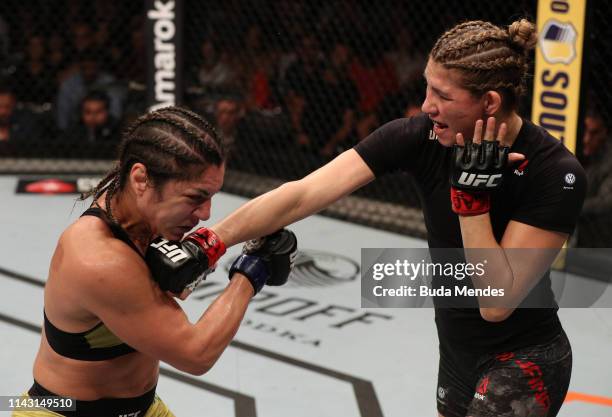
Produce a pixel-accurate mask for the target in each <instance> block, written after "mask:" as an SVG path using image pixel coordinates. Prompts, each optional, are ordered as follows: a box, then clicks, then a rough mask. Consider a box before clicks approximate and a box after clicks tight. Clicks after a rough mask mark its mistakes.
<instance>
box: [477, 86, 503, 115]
mask: <svg viewBox="0 0 612 417" xmlns="http://www.w3.org/2000/svg"><path fill="white" fill-rule="evenodd" d="M481 100H482V104H483V106H484V113H485V114H486V115H487V116H495V114H496V113H497V112H499V110H500V109H501V106H502V96H501V94H499V93H498V92H497V91H494V90H489V91H487V92H486V93H484V94H483V95H482V98H481Z"/></svg>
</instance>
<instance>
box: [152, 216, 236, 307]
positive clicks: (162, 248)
mask: <svg viewBox="0 0 612 417" xmlns="http://www.w3.org/2000/svg"><path fill="white" fill-rule="evenodd" d="M224 253H225V244H223V242H221V240H220V239H219V237H218V236H217V235H216V234H215V233H214V232H213V231H212V230H209V229H206V228H200V229H198V230H196V231H195V232H193V233H191V234H189V235H187V236H186V237H185V238H184V239H183V240H182V241H181V242H176V241H173V242H169V241H168V240H166V239H164V238H161V237H160V238H157V239H155V240H154V241H153V243H151V244H150V245H149V248H148V249H147V253H146V255H145V260H146V262H147V265H148V266H149V269H150V271H151V275H152V276H153V279H154V280H155V281H156V282H157V283H158V284H159V287H160V288H161V289H162V290H163V291H170V292H172V293H174V294H177V295H180V294H183V291H185V290H186V291H188V293H187V295H188V294H189V293H191V292H193V290H194V289H195V288H196V287H197V286H198V284H199V283H200V282H202V280H203V279H205V278H206V276H207V275H208V274H210V273H212V272H213V271H214V270H215V267H216V266H217V261H218V260H219V258H220V257H221V256H222V255H223V254H224Z"/></svg>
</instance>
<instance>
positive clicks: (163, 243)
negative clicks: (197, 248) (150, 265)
mask: <svg viewBox="0 0 612 417" xmlns="http://www.w3.org/2000/svg"><path fill="white" fill-rule="evenodd" d="M167 243H169V242H168V240H166V239H161V240H160V241H159V242H156V243H152V244H151V247H153V248H155V249H157V250H158V251H160V252H161V253H163V254H164V255H166V258H168V259H170V260H171V261H172V262H173V263H177V262H178V261H180V260H183V259H185V258H187V254H186V253H185V251H184V250H183V249H181V248H180V247H178V246H177V245H174V244H172V245H168V244H167Z"/></svg>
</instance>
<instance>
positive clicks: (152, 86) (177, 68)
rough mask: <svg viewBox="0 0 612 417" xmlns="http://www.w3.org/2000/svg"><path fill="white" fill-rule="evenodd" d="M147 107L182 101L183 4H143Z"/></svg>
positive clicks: (159, 0)
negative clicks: (144, 10)
mask: <svg viewBox="0 0 612 417" xmlns="http://www.w3.org/2000/svg"><path fill="white" fill-rule="evenodd" d="M146 16H147V18H146V24H145V33H146V42H147V61H148V62H147V106H148V108H149V110H157V109H159V108H162V107H166V106H172V105H175V104H180V103H181V102H182V99H183V49H182V48H183V46H182V43H183V24H182V19H183V0H146Z"/></svg>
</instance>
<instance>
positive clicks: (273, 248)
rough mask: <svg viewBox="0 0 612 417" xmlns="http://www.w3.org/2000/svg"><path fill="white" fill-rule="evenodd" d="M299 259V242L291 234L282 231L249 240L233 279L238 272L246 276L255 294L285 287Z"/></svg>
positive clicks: (237, 263) (230, 275)
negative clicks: (274, 287) (267, 288)
mask: <svg viewBox="0 0 612 417" xmlns="http://www.w3.org/2000/svg"><path fill="white" fill-rule="evenodd" d="M296 256H297V238H296V237H295V234H294V233H293V232H292V231H291V230H287V229H281V230H279V231H277V232H275V233H272V234H271V235H268V236H266V237H262V238H259V239H253V240H249V241H248V242H246V243H245V244H244V247H243V249H242V255H240V256H239V257H238V258H236V260H235V261H234V263H233V264H232V266H231V268H230V271H229V278H230V279H232V276H233V275H234V273H235V272H240V273H241V274H242V275H244V276H246V277H247V278H248V279H249V281H250V282H251V285H253V289H254V291H255V294H257V293H258V292H259V291H260V290H261V288H262V287H263V286H264V285H283V284H285V283H286V282H287V279H288V278H289V274H291V270H292V269H293V265H294V262H295V258H296Z"/></svg>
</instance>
